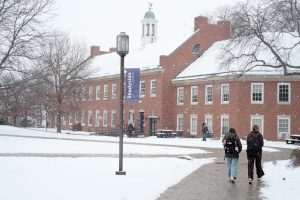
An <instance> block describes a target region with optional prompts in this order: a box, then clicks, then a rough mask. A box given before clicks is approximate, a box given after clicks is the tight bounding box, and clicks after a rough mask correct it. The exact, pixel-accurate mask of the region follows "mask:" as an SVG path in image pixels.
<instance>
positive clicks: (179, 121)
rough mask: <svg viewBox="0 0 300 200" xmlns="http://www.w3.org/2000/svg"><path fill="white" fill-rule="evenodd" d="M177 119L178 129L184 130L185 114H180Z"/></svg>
mask: <svg viewBox="0 0 300 200" xmlns="http://www.w3.org/2000/svg"><path fill="white" fill-rule="evenodd" d="M176 121H177V125H176V130H177V131H183V125H184V116H183V114H178V115H177V120H176Z"/></svg>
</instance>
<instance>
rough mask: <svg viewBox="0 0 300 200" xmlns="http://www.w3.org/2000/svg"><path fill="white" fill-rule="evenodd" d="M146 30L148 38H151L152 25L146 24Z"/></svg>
mask: <svg viewBox="0 0 300 200" xmlns="http://www.w3.org/2000/svg"><path fill="white" fill-rule="evenodd" d="M146 28H147V33H146V36H149V35H150V24H146Z"/></svg>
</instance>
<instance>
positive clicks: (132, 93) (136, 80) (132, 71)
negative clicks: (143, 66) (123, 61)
mask: <svg viewBox="0 0 300 200" xmlns="http://www.w3.org/2000/svg"><path fill="white" fill-rule="evenodd" d="M125 84H126V93H125V100H126V101H128V102H139V99H140V68H126V76H125Z"/></svg>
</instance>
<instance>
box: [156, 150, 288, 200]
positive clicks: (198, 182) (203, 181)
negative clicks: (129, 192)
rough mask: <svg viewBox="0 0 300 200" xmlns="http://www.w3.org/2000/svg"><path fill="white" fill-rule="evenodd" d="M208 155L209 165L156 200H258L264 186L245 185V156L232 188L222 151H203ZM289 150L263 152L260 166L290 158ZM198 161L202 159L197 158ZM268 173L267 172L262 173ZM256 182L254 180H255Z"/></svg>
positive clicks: (246, 182)
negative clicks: (213, 159) (210, 158)
mask: <svg viewBox="0 0 300 200" xmlns="http://www.w3.org/2000/svg"><path fill="white" fill-rule="evenodd" d="M201 149H204V150H207V151H210V152H213V153H211V154H205V155H202V157H203V156H204V157H216V158H217V159H216V161H215V162H214V163H212V164H208V165H204V166H202V167H200V168H199V169H197V170H196V171H194V172H193V173H192V174H190V175H189V176H187V177H185V178H184V179H183V180H181V182H179V183H178V184H176V185H174V186H172V187H170V188H169V189H167V190H166V191H165V192H164V193H162V194H161V196H160V197H159V198H158V199H157V200H221V199H222V200H232V199H239V200H258V199H263V198H262V197H259V189H260V188H261V187H263V186H264V182H263V181H262V182H257V181H256V180H255V181H254V183H253V184H252V185H249V184H248V171H247V158H246V152H245V151H242V153H241V154H240V159H239V165H238V177H237V180H236V182H235V183H234V184H233V183H231V182H229V181H228V180H227V166H226V164H225V160H224V152H223V150H222V149H205V148H201ZM291 152H292V150H290V149H280V152H263V159H262V160H263V162H268V161H275V160H286V159H289V158H290V155H291ZM199 158H201V155H200V156H199ZM265 173H268V172H265ZM254 177H255V179H256V176H254Z"/></svg>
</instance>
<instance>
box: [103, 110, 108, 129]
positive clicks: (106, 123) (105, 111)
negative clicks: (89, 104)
mask: <svg viewBox="0 0 300 200" xmlns="http://www.w3.org/2000/svg"><path fill="white" fill-rule="evenodd" d="M102 122H103V123H102V125H103V127H107V126H108V112H107V110H103V117H102Z"/></svg>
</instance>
